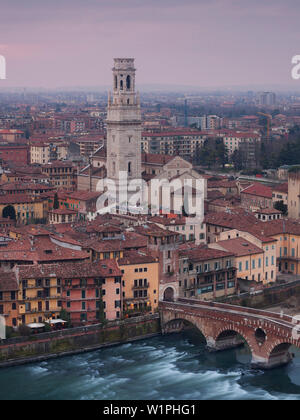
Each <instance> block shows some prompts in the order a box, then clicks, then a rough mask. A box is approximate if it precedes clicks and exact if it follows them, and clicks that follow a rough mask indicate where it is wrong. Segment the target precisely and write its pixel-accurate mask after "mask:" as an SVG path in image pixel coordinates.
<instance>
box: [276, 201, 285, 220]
mask: <svg viewBox="0 0 300 420" xmlns="http://www.w3.org/2000/svg"><path fill="white" fill-rule="evenodd" d="M274 209H276V210H279V211H281V213H282V214H283V215H284V216H285V215H287V212H288V206H287V205H286V204H284V202H283V201H282V200H281V201H276V203H275V204H274Z"/></svg>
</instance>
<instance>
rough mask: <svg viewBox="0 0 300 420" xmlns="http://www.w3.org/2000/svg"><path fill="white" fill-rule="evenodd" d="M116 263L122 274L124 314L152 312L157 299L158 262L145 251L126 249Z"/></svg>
mask: <svg viewBox="0 0 300 420" xmlns="http://www.w3.org/2000/svg"><path fill="white" fill-rule="evenodd" d="M118 264H119V267H120V269H121V271H122V275H123V294H124V296H123V302H124V308H123V309H124V314H125V316H126V314H127V315H129V316H130V315H131V314H132V315H133V314H137V313H144V312H154V311H155V310H156V309H157V308H158V301H159V262H158V261H157V260H156V259H155V258H153V257H151V256H150V255H148V254H146V253H142V252H137V251H128V252H125V253H124V257H123V258H122V259H120V260H119V262H118Z"/></svg>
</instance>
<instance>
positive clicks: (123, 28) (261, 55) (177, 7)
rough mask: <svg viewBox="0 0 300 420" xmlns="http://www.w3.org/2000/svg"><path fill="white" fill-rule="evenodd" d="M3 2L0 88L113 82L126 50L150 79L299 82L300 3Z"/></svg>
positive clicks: (144, 81)
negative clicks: (295, 75) (295, 72)
mask: <svg viewBox="0 0 300 420" xmlns="http://www.w3.org/2000/svg"><path fill="white" fill-rule="evenodd" d="M2 3H3V4H2V7H1V16H0V23H1V25H0V27H1V29H0V54H1V55H3V56H5V58H6V61H7V80H1V82H0V89H1V88H7V87H15V86H24V87H36V88H38V87H43V88H44V87H47V88H57V87H71V86H82V87H89V86H109V85H111V74H110V73H111V68H110V66H108V65H107V63H111V62H112V59H113V58H114V57H126V56H129V57H135V58H136V66H137V68H138V69H140V77H139V84H140V85H141V86H143V85H159V86H171V85H173V86H175V85H180V86H187V87H188V86H198V87H202V88H214V87H232V86H236V87H238V86H249V87H251V86H263V85H267V86H270V85H281V86H287V87H289V88H291V89H295V90H298V89H299V85H300V83H299V81H296V80H293V79H292V77H291V70H292V63H291V60H292V57H293V56H294V55H297V54H299V47H298V42H297V40H298V39H299V28H298V24H297V13H296V12H297V10H299V7H300V6H299V4H297V2H296V1H295V0H288V1H283V0H276V1H272V2H270V1H264V2H258V1H256V0H255V1H254V2H251V5H250V4H249V3H248V2H246V1H244V0H243V1H239V2H237V1H235V0H222V1H221V0H213V1H210V2H208V1H206V0H205V1H195V0H187V1H186V2H184V4H183V3H182V2H179V1H178V0H172V1H171V0H164V1H163V2H158V1H157V0H151V1H147V3H146V2H143V1H138V0H129V1H127V2H126V6H124V2H121V1H120V0H113V1H110V2H107V1H102V0H98V1H96V0H87V1H85V2H83V1H82V0H75V1H72V7H71V3H70V1H69V0H62V1H59V2H58V1H56V0H55V1H53V2H51V4H41V2H38V1H37V0H29V1H28V2H26V4H24V3H23V2H21V1H19V0H17V1H15V2H14V4H11V3H10V2H8V1H7V0H4V1H3V2H2ZM16 5H17V8H16ZM278 28H280V29H278Z"/></svg>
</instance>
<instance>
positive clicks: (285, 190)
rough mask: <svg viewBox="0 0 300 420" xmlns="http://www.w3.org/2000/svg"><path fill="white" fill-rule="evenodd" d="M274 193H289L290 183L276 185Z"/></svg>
mask: <svg viewBox="0 0 300 420" xmlns="http://www.w3.org/2000/svg"><path fill="white" fill-rule="evenodd" d="M273 191H276V192H282V193H285V194H287V193H288V191H289V184H288V182H285V183H283V184H279V185H275V186H274V187H273Z"/></svg>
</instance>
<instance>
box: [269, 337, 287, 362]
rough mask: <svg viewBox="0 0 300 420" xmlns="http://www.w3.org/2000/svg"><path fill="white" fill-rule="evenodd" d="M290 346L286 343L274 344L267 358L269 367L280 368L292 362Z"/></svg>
mask: <svg viewBox="0 0 300 420" xmlns="http://www.w3.org/2000/svg"><path fill="white" fill-rule="evenodd" d="M291 346H292V344H291V343H289V342H288V341H282V342H276V343H275V345H273V347H272V348H271V351H270V352H269V356H268V365H269V367H276V366H282V365H284V364H287V363H289V362H290V361H291V360H292V354H291V353H290V352H289V350H290V348H291Z"/></svg>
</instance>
